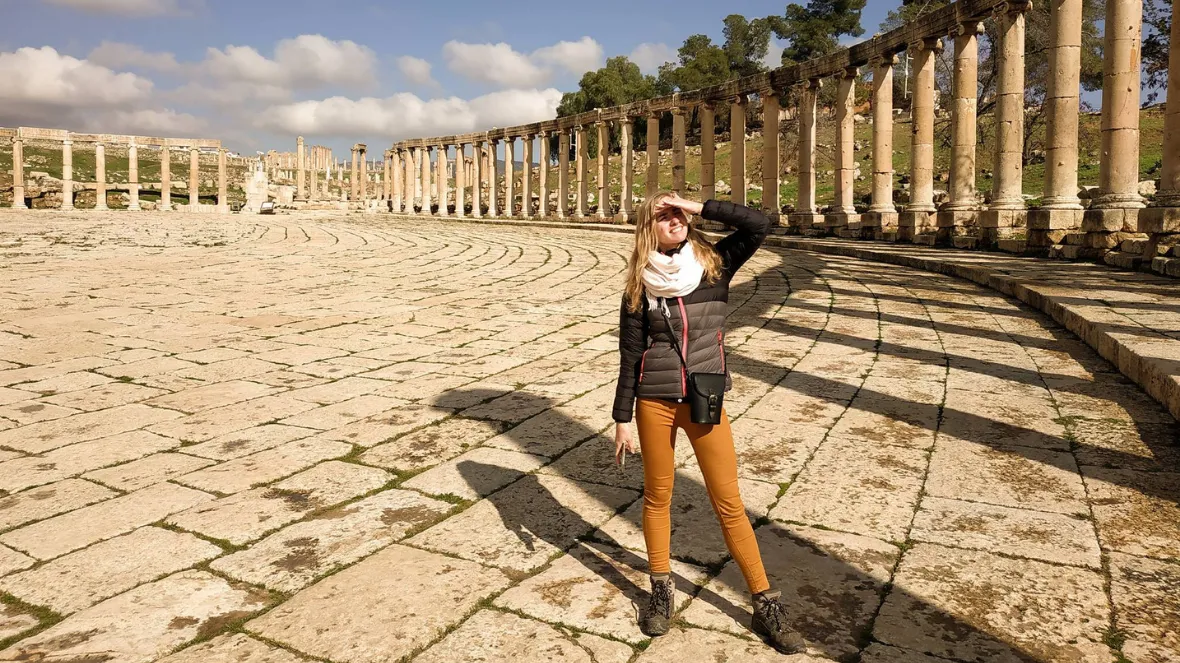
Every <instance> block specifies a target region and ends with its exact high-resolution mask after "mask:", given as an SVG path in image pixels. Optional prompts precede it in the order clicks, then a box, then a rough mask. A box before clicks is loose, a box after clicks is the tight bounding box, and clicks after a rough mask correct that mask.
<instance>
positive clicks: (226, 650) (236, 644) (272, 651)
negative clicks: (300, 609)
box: [160, 633, 307, 663]
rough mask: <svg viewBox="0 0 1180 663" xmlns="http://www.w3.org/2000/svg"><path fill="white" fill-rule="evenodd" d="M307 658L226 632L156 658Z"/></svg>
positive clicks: (195, 662)
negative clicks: (166, 656)
mask: <svg viewBox="0 0 1180 663" xmlns="http://www.w3.org/2000/svg"><path fill="white" fill-rule="evenodd" d="M306 660H307V659H305V658H303V657H301V656H296V655H295V654H292V653H291V652H289V651H287V650H286V649H280V648H279V647H273V646H271V645H268V644H266V643H264V642H261V641H259V640H255V639H254V638H251V637H250V636H248V635H244V634H241V633H227V634H225V635H219V636H217V637H216V638H213V639H212V640H209V641H208V642H202V643H200V644H197V645H193V646H191V647H187V648H185V649H182V650H181V651H179V652H177V653H175V654H173V655H171V656H169V657H168V658H164V659H160V663H304V662H305V661H306Z"/></svg>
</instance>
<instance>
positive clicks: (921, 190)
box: [897, 38, 942, 241]
mask: <svg viewBox="0 0 1180 663" xmlns="http://www.w3.org/2000/svg"><path fill="white" fill-rule="evenodd" d="M910 50H911V51H913V53H914V63H913V66H914V96H913V100H912V101H911V103H910V116H911V123H912V125H913V135H912V137H911V142H910V154H911V157H910V202H909V204H908V205H906V206H905V211H903V212H902V213H901V215H900V216H899V217H898V222H897V223H898V227H897V238H898V239H899V240H904V241H912V240H913V239H914V237H915V236H916V235H918V234H920V233H923V232H928V231H929V230H930V229H931V226H932V225H933V223H932V221H933V220H934V214H935V212H936V211H937V208H936V207H934V62H935V60H936V59H937V57H938V54H939V53H941V52H942V40H940V39H934V38H930V39H922V40H919V41H916V42H914V43H912V44H910Z"/></svg>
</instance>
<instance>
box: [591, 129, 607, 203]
mask: <svg viewBox="0 0 1180 663" xmlns="http://www.w3.org/2000/svg"><path fill="white" fill-rule="evenodd" d="M594 127H595V128H596V129H597V130H598V214H596V216H597V217H598V218H600V219H603V220H606V219H608V218H610V216H611V213H610V186H609V182H608V180H607V178H608V177H609V176H610V175H609V173H610V169H609V166H610V125H609V124H607V123H606V122H603V121H601V120H600V121H598V122H595V123H594Z"/></svg>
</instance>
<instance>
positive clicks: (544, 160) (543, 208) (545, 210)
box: [537, 131, 550, 219]
mask: <svg viewBox="0 0 1180 663" xmlns="http://www.w3.org/2000/svg"><path fill="white" fill-rule="evenodd" d="M539 138H540V139H541V158H540V159H539V168H538V170H539V171H540V172H539V174H538V180H539V184H540V192H541V195H540V198H541V200H540V210H539V211H538V213H537V215H538V217H539V218H542V219H547V218H549V157H550V154H549V153H550V149H549V133H548V132H546V131H542V132H541V133H540V134H539Z"/></svg>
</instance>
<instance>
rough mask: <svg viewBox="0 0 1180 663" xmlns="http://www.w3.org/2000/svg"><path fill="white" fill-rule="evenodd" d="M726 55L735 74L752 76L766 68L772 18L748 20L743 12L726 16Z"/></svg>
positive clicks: (724, 47)
mask: <svg viewBox="0 0 1180 663" xmlns="http://www.w3.org/2000/svg"><path fill="white" fill-rule="evenodd" d="M724 23H725V29H724V33H725V46H723V47H722V48H723V49H724V50H725V55H726V57H727V58H728V59H729V70H730V72H732V73H733V75H734V76H750V75H753V74H756V73H758V72H761V71H765V70H766V66H765V65H764V64H763V62H762V61H763V60H764V59H765V58H766V52H767V51H768V50H769V49H770V31H771V19H770V18H756V19H754V20H752V21H747V20H746V17H745V16H742V15H741V14H730V15H729V16H726V17H725V21H724Z"/></svg>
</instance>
